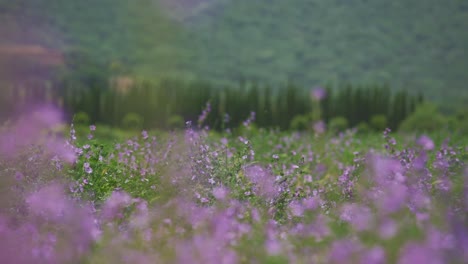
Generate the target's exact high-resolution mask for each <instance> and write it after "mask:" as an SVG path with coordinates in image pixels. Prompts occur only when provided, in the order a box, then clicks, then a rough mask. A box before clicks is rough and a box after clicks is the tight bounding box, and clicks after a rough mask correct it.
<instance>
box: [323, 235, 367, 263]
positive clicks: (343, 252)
mask: <svg viewBox="0 0 468 264" xmlns="http://www.w3.org/2000/svg"><path fill="white" fill-rule="evenodd" d="M361 247H362V246H361V245H360V243H359V241H353V240H350V239H343V240H337V241H335V242H333V244H332V246H331V249H330V251H329V253H328V260H329V263H349V262H352V261H350V260H351V259H352V257H353V255H354V254H355V253H356V252H358V251H359V250H360V249H361Z"/></svg>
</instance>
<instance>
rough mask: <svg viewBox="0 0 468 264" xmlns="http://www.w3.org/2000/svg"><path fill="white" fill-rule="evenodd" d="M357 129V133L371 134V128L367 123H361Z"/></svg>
mask: <svg viewBox="0 0 468 264" xmlns="http://www.w3.org/2000/svg"><path fill="white" fill-rule="evenodd" d="M356 128H357V132H358V133H360V134H367V133H369V132H371V128H370V126H369V125H368V124H367V123H366V122H361V123H359V124H358V125H357V127H356Z"/></svg>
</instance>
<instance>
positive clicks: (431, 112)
mask: <svg viewBox="0 0 468 264" xmlns="http://www.w3.org/2000/svg"><path fill="white" fill-rule="evenodd" d="M446 125H447V119H446V118H445V117H444V116H443V115H442V114H440V113H439V111H438V109H437V107H436V106H435V105H432V104H429V103H425V104H423V105H420V106H419V107H418V108H417V109H416V111H415V112H414V113H413V114H411V115H409V116H408V117H407V118H406V119H405V120H404V121H403V122H402V123H401V126H400V128H399V129H400V131H403V132H410V131H417V132H435V131H438V130H441V129H444V128H446Z"/></svg>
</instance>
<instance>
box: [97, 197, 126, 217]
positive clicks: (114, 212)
mask: <svg viewBox="0 0 468 264" xmlns="http://www.w3.org/2000/svg"><path fill="white" fill-rule="evenodd" d="M131 203H132V197H130V195H128V194H127V193H125V192H120V191H114V192H113V193H112V195H111V196H110V197H109V198H107V200H106V202H105V204H104V207H103V209H102V216H103V217H104V219H112V218H115V217H117V216H119V212H120V210H121V209H122V208H125V207H127V206H129V205H130V204H131Z"/></svg>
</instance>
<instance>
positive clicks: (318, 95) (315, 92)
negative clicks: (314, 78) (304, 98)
mask: <svg viewBox="0 0 468 264" xmlns="http://www.w3.org/2000/svg"><path fill="white" fill-rule="evenodd" d="M310 96H311V97H312V99H313V100H316V101H322V100H323V99H325V97H326V96H327V92H326V91H325V89H323V88H322V87H316V88H314V89H312V90H311V92H310Z"/></svg>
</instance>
